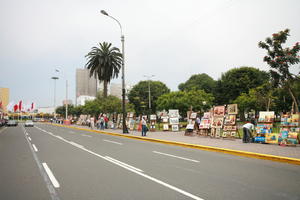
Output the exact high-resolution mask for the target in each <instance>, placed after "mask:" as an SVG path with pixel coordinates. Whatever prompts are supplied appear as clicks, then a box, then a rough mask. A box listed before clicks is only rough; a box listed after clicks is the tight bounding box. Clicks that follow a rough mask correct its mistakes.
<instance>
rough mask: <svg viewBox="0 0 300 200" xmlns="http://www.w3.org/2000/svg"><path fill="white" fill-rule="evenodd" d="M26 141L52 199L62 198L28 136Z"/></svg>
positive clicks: (58, 199)
mask: <svg viewBox="0 0 300 200" xmlns="http://www.w3.org/2000/svg"><path fill="white" fill-rule="evenodd" d="M22 128H23V130H24V134H25V131H26V130H25V128H24V127H23V126H22ZM25 138H26V137H25ZM26 141H27V143H28V145H29V148H30V151H31V153H32V155H33V157H34V160H35V162H36V164H37V166H38V168H39V171H40V173H41V175H42V177H43V179H44V181H45V183H46V185H47V188H48V191H49V193H50V197H51V200H60V198H59V197H58V195H57V193H56V191H55V188H54V187H53V185H52V184H51V180H50V179H49V177H48V175H47V173H46V172H45V170H44V169H43V167H42V164H41V162H40V160H39V158H38V157H37V155H36V153H35V152H34V150H33V148H32V147H31V146H30V142H29V140H28V139H27V138H26Z"/></svg>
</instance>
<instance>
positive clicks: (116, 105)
mask: <svg viewBox="0 0 300 200" xmlns="http://www.w3.org/2000/svg"><path fill="white" fill-rule="evenodd" d="M97 101H99V105H100V112H101V113H121V112H122V101H121V99H119V98H118V97H115V96H112V95H109V96H108V97H106V98H104V97H100V98H98V99H97Z"/></svg>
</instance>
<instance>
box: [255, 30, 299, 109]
mask: <svg viewBox="0 0 300 200" xmlns="http://www.w3.org/2000/svg"><path fill="white" fill-rule="evenodd" d="M288 36H289V29H285V30H284V31H280V32H278V33H274V34H273V35H272V37H271V38H270V37H268V38H266V39H265V42H262V41H260V42H259V43H258V46H259V47H260V48H262V49H266V50H267V55H266V56H265V57H264V62H267V63H268V65H269V66H270V67H271V69H270V74H271V77H272V80H273V83H274V86H275V87H277V86H280V87H282V88H285V89H286V90H287V91H288V92H289V94H290V95H291V97H292V99H293V104H294V111H296V112H299V100H298V99H297V97H296V96H295V92H294V91H293V89H292V85H293V83H294V82H295V81H300V78H299V73H298V75H297V74H293V73H291V72H290V67H291V66H293V65H295V64H298V63H299V62H300V57H299V56H298V52H299V51H300V45H299V43H298V42H297V43H296V44H295V45H294V46H293V47H291V48H289V47H288V48H283V47H282V45H283V44H284V43H285V42H286V40H287V37H288Z"/></svg>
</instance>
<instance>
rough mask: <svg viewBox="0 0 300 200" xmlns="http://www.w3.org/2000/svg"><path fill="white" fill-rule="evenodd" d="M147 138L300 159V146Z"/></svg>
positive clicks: (161, 135) (166, 135)
mask: <svg viewBox="0 0 300 200" xmlns="http://www.w3.org/2000/svg"><path fill="white" fill-rule="evenodd" d="M72 126H76V127H80V128H85V129H90V128H89V127H87V126H77V125H72ZM96 130H98V129H96ZM101 131H102V130H101ZM103 132H109V133H122V130H121V129H105V130H103ZM129 132H130V133H129V135H134V136H141V132H138V131H129ZM146 137H147V138H154V139H161V140H168V141H175V142H183V143H189V144H197V145H204V146H211V147H219V148H226V149H232V150H238V151H248V152H254V153H260V154H269V155H275V156H283V157H290V158H298V159H300V145H299V144H298V145H297V146H296V147H282V146H279V145H276V144H260V143H243V142H242V140H241V139H235V140H227V139H222V138H220V139H216V138H210V137H203V136H198V135H196V134H194V136H185V135H184V132H183V131H180V132H171V131H167V132H162V131H156V132H150V131H149V132H147V136H146Z"/></svg>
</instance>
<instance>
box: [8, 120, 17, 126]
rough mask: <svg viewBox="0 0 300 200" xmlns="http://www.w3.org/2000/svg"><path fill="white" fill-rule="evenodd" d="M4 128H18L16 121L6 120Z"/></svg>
mask: <svg viewBox="0 0 300 200" xmlns="http://www.w3.org/2000/svg"><path fill="white" fill-rule="evenodd" d="M6 126H18V122H17V121H16V120H8V122H7V123H6Z"/></svg>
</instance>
